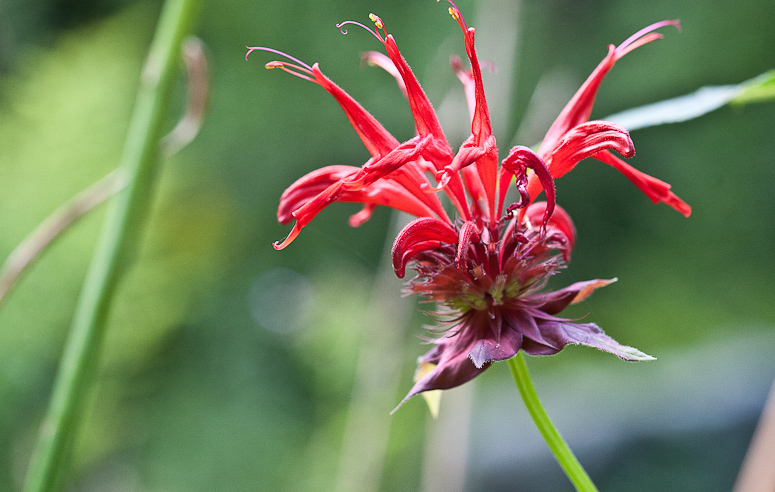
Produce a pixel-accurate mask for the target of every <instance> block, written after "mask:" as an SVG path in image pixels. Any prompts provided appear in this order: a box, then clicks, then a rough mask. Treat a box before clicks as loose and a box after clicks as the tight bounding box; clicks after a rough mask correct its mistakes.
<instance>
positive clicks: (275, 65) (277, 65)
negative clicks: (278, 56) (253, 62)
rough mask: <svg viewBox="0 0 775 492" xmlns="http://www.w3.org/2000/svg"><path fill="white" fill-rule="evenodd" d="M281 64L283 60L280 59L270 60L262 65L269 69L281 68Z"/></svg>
mask: <svg viewBox="0 0 775 492" xmlns="http://www.w3.org/2000/svg"><path fill="white" fill-rule="evenodd" d="M282 66H283V62H281V61H270V62H269V63H267V64H266V65H264V68H266V69H267V70H271V69H273V68H281V67H282Z"/></svg>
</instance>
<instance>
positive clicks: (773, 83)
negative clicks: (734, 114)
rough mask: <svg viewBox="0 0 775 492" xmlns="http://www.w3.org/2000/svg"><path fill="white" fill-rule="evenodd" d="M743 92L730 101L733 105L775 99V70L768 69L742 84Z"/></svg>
mask: <svg viewBox="0 0 775 492" xmlns="http://www.w3.org/2000/svg"><path fill="white" fill-rule="evenodd" d="M740 87H741V89H742V92H741V93H740V95H738V96H737V97H735V98H734V99H732V100H731V101H730V104H733V105H736V106H737V105H740V106H742V105H744V104H750V103H758V102H767V101H775V70H768V71H767V72H764V73H763V74H761V75H759V76H758V77H754V78H752V79H751V80H748V81H746V82H743V83H742V84H740Z"/></svg>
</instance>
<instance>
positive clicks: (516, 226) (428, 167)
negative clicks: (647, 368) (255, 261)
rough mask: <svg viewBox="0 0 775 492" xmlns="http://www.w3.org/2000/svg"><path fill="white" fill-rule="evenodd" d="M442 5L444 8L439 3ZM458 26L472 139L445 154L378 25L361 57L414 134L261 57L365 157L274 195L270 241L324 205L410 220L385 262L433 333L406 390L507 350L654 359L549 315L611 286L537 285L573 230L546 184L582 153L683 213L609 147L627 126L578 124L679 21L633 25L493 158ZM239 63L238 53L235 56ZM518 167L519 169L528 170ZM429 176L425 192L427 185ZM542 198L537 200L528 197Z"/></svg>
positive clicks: (624, 137) (592, 328) (313, 77)
mask: <svg viewBox="0 0 775 492" xmlns="http://www.w3.org/2000/svg"><path fill="white" fill-rule="evenodd" d="M450 3H452V2H450ZM449 11H450V13H451V14H452V16H453V17H454V18H455V19H456V20H457V22H458V24H459V25H460V27H461V29H462V30H463V36H464V41H465V48H466V54H467V55H468V59H469V61H470V64H471V68H470V69H469V70H465V69H463V68H462V64H461V63H460V60H458V59H453V62H452V66H453V69H454V71H455V72H456V74H457V76H458V78H460V80H461V81H462V82H463V85H464V88H465V93H466V96H467V98H468V105H469V108H471V115H470V117H471V136H470V137H469V138H468V139H467V140H466V141H465V142H464V143H463V144H462V146H461V147H460V149H459V150H458V152H457V153H454V152H453V151H452V148H451V147H450V145H449V143H448V142H447V139H446V137H445V136H444V133H443V131H442V129H441V126H440V125H439V121H438V118H437V117H436V113H435V112H434V111H433V108H432V107H431V103H430V101H429V100H428V98H427V96H426V95H425V92H424V91H423V90H422V88H421V87H420V84H419V83H418V82H417V79H416V78H415V76H414V74H413V73H412V71H411V69H410V68H409V65H407V63H406V61H405V60H404V58H403V57H402V56H401V53H400V52H399V51H398V47H397V45H396V42H395V40H394V39H393V36H392V35H390V34H387V31H386V29H385V26H384V24H383V23H382V20H381V19H380V18H379V17H377V16H375V15H374V14H371V15H370V18H371V20H372V21H373V22H374V24H375V28H374V29H369V28H367V27H366V26H363V25H362V24H358V23H356V22H352V21H348V22H345V23H343V24H340V25H339V26H337V27H339V28H340V29H341V30H342V32H343V33H346V31H345V30H344V28H343V26H344V25H345V24H355V25H358V26H360V27H363V28H365V29H367V30H369V31H370V32H371V33H373V34H374V35H375V36H376V37H377V38H378V39H379V41H380V42H381V43H382V44H383V45H384V46H385V50H386V52H387V56H385V55H383V54H381V53H374V52H369V53H366V54H365V55H364V57H365V59H366V60H367V61H369V62H370V63H371V64H374V65H378V66H380V67H382V68H384V69H385V70H387V71H388V72H389V73H390V74H392V75H393V76H394V77H395V78H396V80H397V81H398V84H399V87H400V88H401V90H402V91H403V93H404V95H405V96H406V99H407V100H408V102H409V107H410V109H411V111H412V115H413V116H414V122H415V126H416V130H417V135H416V136H415V137H413V138H411V139H409V140H407V141H406V142H403V143H401V142H399V141H398V140H396V139H395V138H394V137H393V136H392V135H391V134H390V133H389V132H388V131H387V130H385V128H383V127H382V125H380V123H379V122H378V121H377V120H376V119H375V118H374V117H373V116H371V114H369V113H368V112H367V111H366V110H365V109H364V108H363V107H362V106H361V105H360V104H358V103H357V102H356V101H355V100H354V99H353V98H352V97H350V96H349V95H348V94H347V93H346V92H344V91H343V90H342V89H341V88H339V87H338V86H337V85H335V84H334V83H333V82H331V80H330V79H328V77H326V76H325V75H323V73H322V72H321V71H320V68H319V67H318V64H317V63H316V64H314V65H312V66H309V65H307V64H305V63H303V62H301V61H299V60H297V59H295V58H292V57H290V56H288V55H285V54H284V53H281V52H278V51H275V50H272V49H269V48H249V51H248V54H249V53H251V52H252V51H254V50H263V51H271V52H274V53H277V54H280V55H282V56H284V57H286V58H288V60H290V61H273V62H270V63H268V64H267V65H266V67H267V68H280V69H282V70H285V71H286V72H289V73H291V74H293V75H296V76H298V77H301V78H303V79H306V80H309V81H311V82H314V83H316V84H318V85H320V86H321V87H323V89H325V90H326V91H327V92H328V93H329V94H331V95H332V96H334V98H335V99H336V100H337V102H338V103H339V104H340V105H341V106H342V109H343V110H344V112H345V114H346V115H347V118H348V119H349V120H350V123H351V124H352V126H353V128H354V129H355V131H356V132H357V133H358V136H359V137H360V138H361V140H362V141H363V143H364V145H365V146H366V148H367V149H368V151H369V153H370V154H371V158H370V159H369V160H368V161H367V162H366V163H365V164H364V165H363V166H361V167H351V166H343V165H337V166H328V167H324V168H322V169H318V170H317V171H313V172H311V173H309V174H307V175H306V176H304V177H302V178H301V179H299V180H298V181H296V182H295V183H294V184H293V185H291V186H290V188H288V189H287V190H286V191H285V192H284V193H283V195H282V197H281V199H280V206H279V209H278V211H277V218H278V220H279V221H280V222H281V223H283V224H287V223H290V222H291V221H292V220H295V221H296V223H295V224H294V226H293V229H292V230H291V232H290V234H289V235H288V237H287V238H286V239H285V240H284V241H283V242H282V243H279V244H278V243H275V245H274V246H275V248H276V249H283V248H285V247H286V246H288V245H289V244H290V243H291V242H292V241H293V240H294V239H295V238H296V236H298V234H299V232H301V230H302V228H303V227H304V226H305V225H307V223H309V221H310V220H312V218H313V217H315V215H317V214H318V212H320V211H321V210H323V209H324V208H325V207H326V206H328V205H329V204H331V203H332V202H336V201H340V202H359V203H363V204H364V207H363V209H362V210H361V211H360V212H358V213H357V214H355V215H353V216H352V217H351V218H350V224H351V225H352V226H358V225H360V224H362V223H363V222H365V221H366V220H368V219H369V217H370V216H371V214H372V212H373V210H374V208H375V207H377V206H378V205H384V206H388V207H392V208H394V209H397V210H401V211H404V212H406V213H409V214H412V215H414V216H416V217H418V218H417V219H415V220H414V221H413V222H411V223H410V224H409V225H407V226H406V227H405V228H404V230H403V231H401V233H400V234H399V235H398V237H397V238H396V241H395V244H394V246H393V267H394V268H395V272H396V275H397V276H398V277H401V278H403V277H404V272H405V268H406V267H407V265H408V266H410V267H412V268H414V269H415V270H416V272H417V275H416V276H415V277H414V278H412V279H411V280H410V281H409V282H408V283H407V289H406V290H407V292H410V293H417V294H419V295H420V296H422V297H423V298H424V300H426V301H428V302H430V301H435V302H436V304H437V306H439V309H438V313H436V314H439V315H441V316H444V317H445V319H447V320H448V321H446V322H443V323H442V326H441V329H442V332H441V335H440V336H439V337H438V338H433V339H429V343H431V344H433V348H432V349H431V350H430V351H429V352H428V353H426V354H425V355H423V356H422V357H420V358H419V365H420V367H419V369H418V373H417V377H416V383H415V385H414V386H413V387H412V389H411V390H410V391H409V393H408V394H407V396H406V398H404V401H406V399H408V398H409V397H411V396H413V395H415V394H417V393H421V392H423V391H428V390H436V389H448V388H453V387H455V386H458V385H460V384H463V383H465V382H467V381H470V380H471V379H473V378H474V377H476V376H477V375H479V374H481V373H482V372H483V371H484V370H485V369H487V368H488V367H489V366H490V365H491V363H492V362H493V361H499V360H505V359H509V358H511V357H514V356H515V355H516V354H517V352H518V351H519V350H524V351H525V352H526V353H528V354H531V355H547V354H555V353H557V352H559V351H560V350H561V349H562V348H563V347H564V346H565V345H567V344H569V343H570V344H580V345H587V346H590V347H595V348H598V349H600V350H604V351H606V352H610V353H612V354H614V355H616V356H618V357H620V358H622V359H624V360H629V361H641V360H651V359H653V358H652V357H650V356H649V355H646V354H644V353H643V352H641V351H639V350H637V349H635V348H632V347H628V346H624V345H621V344H619V343H618V342H616V341H615V340H613V339H612V338H611V337H609V336H607V335H606V334H605V333H603V331H602V330H601V329H600V328H599V327H598V326H597V325H595V324H594V323H575V322H571V321H570V320H567V319H565V318H560V317H558V316H557V315H558V314H559V313H560V312H561V311H562V310H563V309H564V308H565V307H566V306H568V305H569V304H573V303H576V302H579V301H581V300H583V299H585V298H586V297H587V296H589V295H590V294H591V293H592V292H593V291H594V290H595V289H597V288H599V287H602V286H605V285H608V284H609V283H611V282H613V281H614V280H615V279H614V280H590V281H587V282H578V283H575V284H573V285H571V286H569V287H566V288H564V289H561V290H558V291H556V292H543V291H542V289H543V287H544V286H545V285H546V282H547V280H548V278H549V276H550V275H552V274H554V273H555V272H556V271H557V270H558V269H559V268H562V267H563V266H564V264H565V262H567V261H568V260H569V259H570V253H571V250H572V249H573V245H574V242H575V239H576V230H575V228H574V226H573V222H572V221H571V219H570V217H569V216H568V214H567V213H566V212H565V211H564V210H563V209H562V208H560V207H559V206H557V205H556V204H555V188H554V179H556V178H559V177H560V176H562V175H563V174H565V173H567V172H568V171H570V170H571V169H573V167H574V166H575V165H576V164H577V163H578V162H579V161H581V160H582V159H584V158H587V157H592V158H594V159H597V160H599V161H602V162H604V163H606V164H608V165H610V166H613V167H614V168H615V169H617V170H618V171H620V172H621V173H623V174H624V175H625V176H626V177H627V178H628V179H629V180H630V181H632V183H633V184H635V186H637V187H638V188H639V189H640V190H641V191H643V192H644V193H645V194H646V195H647V196H648V197H649V198H650V199H651V200H652V201H653V202H654V203H657V202H664V203H666V204H668V205H670V206H671V207H673V208H674V209H676V210H677V211H679V212H681V213H682V214H684V215H686V216H689V214H690V213H691V208H690V207H689V206H688V205H687V204H686V203H684V202H683V201H682V200H681V199H680V198H678V197H677V196H676V195H674V194H673V193H672V192H671V191H670V185H668V184H667V183H664V182H662V181H660V180H658V179H656V178H653V177H651V176H648V175H646V174H644V173H642V172H640V171H638V170H636V169H634V168H633V167H631V166H630V165H629V164H626V163H625V162H624V161H622V160H621V159H620V158H618V157H617V156H615V155H614V154H613V153H612V152H611V151H612V150H613V151H616V152H617V153H618V154H620V155H621V156H623V157H632V156H633V155H634V154H635V149H634V147H633V144H632V140H630V136H629V134H628V133H627V131H626V130H625V129H624V128H622V127H620V126H618V125H616V124H614V123H610V122H606V121H587V120H588V118H589V114H590V112H591V110H592V105H593V103H594V100H595V95H596V94H597V90H598V87H599V86H600V83H601V82H602V80H603V78H604V77H605V75H606V73H608V71H609V70H610V69H611V68H612V67H613V66H614V64H615V63H616V61H617V60H619V59H620V58H621V57H622V56H624V55H625V54H626V53H628V52H630V51H631V50H633V49H635V48H637V47H639V46H641V45H644V44H646V43H649V42H651V41H654V40H656V39H659V38H661V37H662V35H661V34H658V33H655V32H654V31H655V30H656V29H658V28H660V27H664V26H667V25H672V26H675V27H679V24H678V21H662V22H658V23H656V24H652V25H651V26H648V27H646V28H645V29H643V30H641V31H639V32H637V33H635V34H634V35H633V36H631V37H630V38H629V39H627V40H626V41H625V42H624V43H622V44H620V45H619V46H613V45H611V46H609V48H608V55H607V56H606V57H605V59H603V61H602V62H601V63H600V64H599V65H598V66H597V68H596V69H595V70H594V71H593V72H592V74H591V75H590V76H589V78H588V79H587V80H586V82H584V84H583V85H582V86H581V88H580V89H579V90H578V92H577V93H576V94H575V95H574V96H573V98H572V99H571V100H570V102H569V103H568V104H567V106H566V107H565V109H563V111H562V112H561V113H560V115H559V117H558V118H557V120H556V121H555V122H554V124H553V125H552V126H551V128H550V129H549V131H548V132H547V134H546V137H545V138H544V140H543V142H542V143H541V146H540V147H539V149H538V151H537V152H534V151H532V150H531V149H529V148H528V147H523V146H517V147H514V148H513V149H511V151H510V152H509V153H508V155H507V156H506V158H505V159H503V161H501V162H500V166H499V165H498V150H497V148H496V146H495V137H494V136H493V134H492V129H491V125H490V115H489V112H488V108H487V102H486V100H485V94H484V87H483V85H482V75H481V70H480V66H479V60H478V59H477V55H476V50H475V49H474V33H475V31H474V29H473V28H470V27H468V26H467V25H466V23H465V20H464V19H463V17H462V16H461V15H460V11H459V10H458V9H457V7H456V6H455V5H454V4H452V7H450V9H449ZM246 57H247V55H246ZM528 169H529V170H531V172H528ZM428 175H432V176H433V177H434V179H435V182H436V185H435V186H434V185H433V184H432V183H431V182H430V181H429V179H428V177H427V176H428ZM512 180H515V182H516V188H517V191H518V192H519V196H520V198H519V201H518V202H517V203H512V204H511V205H508V206H507V207H506V209H505V212H504V202H505V200H506V195H507V191H508V188H509V186H510V183H511V182H512ZM541 191H543V192H544V194H545V195H546V201H545V202H535V201H534V200H535V199H536V197H537V196H538V195H539V194H540V193H541ZM436 192H443V194H444V195H446V196H447V198H448V199H449V202H450V203H451V206H452V207H454V209H455V212H456V214H457V218H456V219H454V220H453V219H451V218H450V216H449V215H448V214H447V212H446V211H445V209H444V207H443V206H442V202H441V200H440V199H439V196H438V194H437V193H436Z"/></svg>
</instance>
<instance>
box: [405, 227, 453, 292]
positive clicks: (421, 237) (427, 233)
mask: <svg viewBox="0 0 775 492" xmlns="http://www.w3.org/2000/svg"><path fill="white" fill-rule="evenodd" d="M457 240H458V235H457V233H456V232H455V229H453V228H452V226H451V225H450V224H449V223H448V222H444V221H443V220H440V219H437V218H434V217H421V218H419V219H415V220H413V221H412V222H410V223H409V224H407V226H406V227H404V229H403V230H402V231H401V232H400V233H399V234H398V236H397V237H396V241H395V243H393V252H392V256H393V269H394V270H395V271H396V276H397V277H398V278H404V274H405V271H406V263H407V262H408V261H409V260H411V259H412V257H414V256H416V255H417V254H418V253H420V252H421V251H425V250H427V249H430V246H429V247H428V248H426V247H425V246H424V247H423V248H422V249H420V250H417V249H413V246H415V245H417V244H420V243H427V242H429V241H433V242H435V243H433V244H434V245H435V246H436V247H438V243H439V242H444V243H450V244H455V243H456V242H457ZM429 244H430V243H429Z"/></svg>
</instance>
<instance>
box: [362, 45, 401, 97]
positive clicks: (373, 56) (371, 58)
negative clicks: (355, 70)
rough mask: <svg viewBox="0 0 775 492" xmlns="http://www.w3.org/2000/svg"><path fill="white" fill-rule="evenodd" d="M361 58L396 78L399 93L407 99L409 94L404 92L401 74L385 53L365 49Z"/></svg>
mask: <svg viewBox="0 0 775 492" xmlns="http://www.w3.org/2000/svg"><path fill="white" fill-rule="evenodd" d="M361 60H363V61H365V62H366V63H368V64H369V65H371V66H376V67H380V68H381V69H383V70H384V71H386V72H387V73H389V74H390V75H392V76H393V78H394V79H396V83H397V84H398V88H399V89H401V93H402V94H403V95H404V97H405V98H407V100H408V99H409V95H408V94H407V92H406V84H405V83H404V79H402V78H401V74H400V73H398V69H397V68H396V66H395V64H393V62H392V61H391V60H390V58H389V57H388V56H387V55H384V54H382V53H380V52H378V51H367V52H365V53H364V54H363V55H361Z"/></svg>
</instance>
